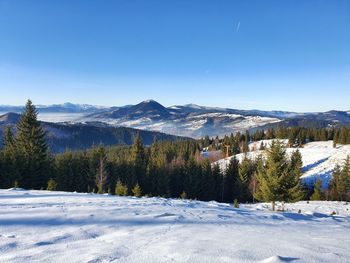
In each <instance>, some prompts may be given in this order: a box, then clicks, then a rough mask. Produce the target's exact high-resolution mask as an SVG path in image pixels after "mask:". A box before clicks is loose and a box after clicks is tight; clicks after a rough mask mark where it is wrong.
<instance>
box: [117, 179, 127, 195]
mask: <svg viewBox="0 0 350 263" xmlns="http://www.w3.org/2000/svg"><path fill="white" fill-rule="evenodd" d="M115 193H116V195H119V196H126V195H127V194H128V187H127V186H126V185H124V184H123V183H122V182H121V181H120V180H118V181H117V184H116V186H115Z"/></svg>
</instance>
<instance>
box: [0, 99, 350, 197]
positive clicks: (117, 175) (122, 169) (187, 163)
mask: <svg viewBox="0 0 350 263" xmlns="http://www.w3.org/2000/svg"><path fill="white" fill-rule="evenodd" d="M262 139H288V143H289V145H290V146H292V147H293V146H295V147H300V146H301V147H302V145H303V144H304V143H306V142H310V141H323V140H333V141H334V145H335V146H336V144H338V143H341V144H347V143H350V129H348V128H339V129H338V128H337V129H336V128H322V129H307V128H277V129H269V130H266V131H257V132H255V133H253V134H249V132H246V133H237V134H231V135H230V136H225V137H224V138H221V139H219V138H218V137H217V138H209V137H205V138H203V139H201V140H181V141H162V142H161V141H157V140H155V141H154V142H153V143H152V144H151V145H150V146H148V147H146V146H145V145H144V144H143V142H142V140H141V137H140V136H135V139H134V141H133V145H132V146H112V147H105V146H103V145H101V146H96V147H93V148H90V149H87V150H83V151H69V150H67V151H65V152H63V153H60V154H52V153H51V152H50V151H49V147H48V144H47V139H46V133H45V132H44V130H43V128H42V127H41V123H40V122H39V121H38V120H37V112H36V109H35V107H34V105H33V104H32V103H31V101H28V103H27V105H26V108H25V112H24V113H23V114H22V116H21V118H20V121H19V123H18V125H17V133H16V134H15V135H14V134H13V133H12V130H11V129H10V128H7V129H6V130H5V131H4V136H3V148H2V150H1V152H0V188H10V187H22V188H26V189H48V190H61V191H77V192H95V193H110V194H117V195H134V196H162V197H172V198H188V199H198V200H204V201H210V200H216V201H219V202H230V203H236V204H237V203H238V202H254V201H271V202H275V201H287V202H293V201H298V200H303V199H310V198H311V199H312V200H323V199H327V200H350V195H349V190H350V159H349V158H347V160H344V164H343V165H342V166H339V167H336V169H335V170H334V173H333V179H332V180H331V182H330V187H329V189H327V190H325V189H322V188H321V186H320V183H319V182H316V183H315V185H314V187H313V188H312V189H310V188H308V187H307V186H305V185H302V183H301V180H300V176H301V168H302V157H301V155H300V152H299V151H298V150H297V149H296V150H295V151H294V152H293V154H292V155H291V156H290V157H289V156H288V155H287V154H286V149H285V146H284V145H283V144H282V143H280V142H279V141H278V140H275V141H273V143H272V145H271V147H268V148H267V147H266V146H265V145H263V144H262V145H259V148H260V149H262V150H265V151H266V153H267V154H266V157H265V158H263V157H262V156H261V157H260V158H257V159H256V160H250V159H248V158H245V159H244V160H243V161H242V162H240V163H239V162H238V160H237V159H236V158H232V159H231V161H230V163H229V165H228V167H227V169H226V170H225V171H221V170H220V168H219V166H218V165H215V164H212V163H211V160H210V159H208V158H204V157H203V155H201V151H202V150H203V149H205V150H206V151H214V150H216V151H218V150H221V151H222V152H223V153H224V152H225V151H226V146H228V147H229V150H230V153H229V154H230V155H234V154H237V153H242V152H243V153H244V152H247V151H249V147H248V145H249V143H250V142H251V141H257V140H262Z"/></svg>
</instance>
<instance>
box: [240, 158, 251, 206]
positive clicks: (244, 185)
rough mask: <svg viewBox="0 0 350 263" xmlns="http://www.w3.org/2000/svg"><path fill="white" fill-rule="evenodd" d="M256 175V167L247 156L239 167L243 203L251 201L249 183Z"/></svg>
mask: <svg viewBox="0 0 350 263" xmlns="http://www.w3.org/2000/svg"><path fill="white" fill-rule="evenodd" d="M253 173H254V165H253V163H252V161H251V160H250V159H248V158H247V156H245V157H244V159H243V160H242V162H241V163H240V165H239V177H240V181H241V195H240V200H241V202H245V201H250V200H251V196H250V192H249V183H250V181H251V177H252V176H253Z"/></svg>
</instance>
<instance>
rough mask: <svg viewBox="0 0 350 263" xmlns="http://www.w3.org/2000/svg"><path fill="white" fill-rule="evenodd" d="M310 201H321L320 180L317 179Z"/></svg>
mask: <svg viewBox="0 0 350 263" xmlns="http://www.w3.org/2000/svg"><path fill="white" fill-rule="evenodd" d="M310 199H311V200H312V201H318V200H323V191H322V183H321V180H320V179H317V180H316V182H315V185H314V192H313V194H312V195H311V197H310Z"/></svg>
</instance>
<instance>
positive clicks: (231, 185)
mask: <svg viewBox="0 0 350 263" xmlns="http://www.w3.org/2000/svg"><path fill="white" fill-rule="evenodd" d="M241 185H242V184H241V180H240V177H239V162H238V160H237V158H236V157H235V156H234V157H232V158H231V160H230V163H229V165H228V167H227V169H226V172H225V177H224V191H223V194H224V202H229V203H232V202H233V200H234V199H238V200H239V198H240V196H241Z"/></svg>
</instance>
